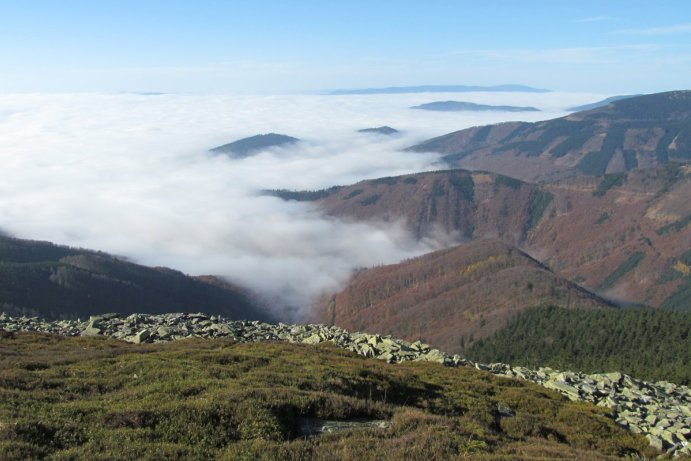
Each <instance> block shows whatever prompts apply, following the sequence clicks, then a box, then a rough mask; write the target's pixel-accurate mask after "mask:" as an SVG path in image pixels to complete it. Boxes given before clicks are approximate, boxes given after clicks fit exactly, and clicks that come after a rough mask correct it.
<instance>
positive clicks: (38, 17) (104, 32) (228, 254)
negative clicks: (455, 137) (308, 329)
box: [0, 0, 691, 319]
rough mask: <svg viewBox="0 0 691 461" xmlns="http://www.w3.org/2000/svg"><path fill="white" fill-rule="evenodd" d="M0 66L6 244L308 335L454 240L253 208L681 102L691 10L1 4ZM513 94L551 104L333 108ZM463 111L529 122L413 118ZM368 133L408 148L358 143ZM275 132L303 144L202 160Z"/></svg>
mask: <svg viewBox="0 0 691 461" xmlns="http://www.w3.org/2000/svg"><path fill="white" fill-rule="evenodd" d="M0 62H1V63H2V66H1V67H0V178H1V179H0V232H2V233H7V234H10V235H14V236H16V237H20V238H30V239H40V240H48V241H52V242H55V243H58V244H66V245H71V246H76V247H82V248H90V249H95V250H101V251H106V252H109V253H112V254H115V255H118V256H122V257H126V258H128V259H131V260H133V261H135V262H138V263H142V264H146V265H153V266H168V267H172V268H175V269H178V270H181V271H183V272H185V273H188V274H192V275H201V274H215V275H219V276H222V277H225V278H227V279H228V280H230V281H232V282H235V283H238V284H240V285H242V286H245V287H248V288H249V289H251V290H252V291H254V292H255V293H258V294H260V295H261V296H263V297H265V298H266V299H267V300H269V302H270V303H271V304H272V305H275V306H277V309H279V310H281V312H289V313H291V314H290V315H292V316H293V319H296V318H298V319H299V318H300V317H304V316H305V315H306V313H307V312H308V311H309V306H310V305H311V303H312V302H313V301H314V300H315V299H317V298H318V297H319V296H320V295H322V294H324V293H327V292H333V291H334V290H337V289H338V288H339V287H342V286H343V285H344V283H346V282H347V280H348V278H349V276H350V275H351V273H352V271H353V270H354V269H356V268H361V267H370V266H373V265H379V264H388V263H394V262H398V261H400V260H402V259H405V258H410V257H413V256H416V255H420V254H423V253H425V252H429V251H432V250H434V249H437V248H443V247H445V246H448V245H451V244H457V243H459V242H460V240H459V238H458V236H457V235H444V234H442V233H432V234H430V235H429V236H427V237H426V238H425V239H422V240H417V239H414V238H412V236H411V235H410V234H409V232H408V231H407V228H406V223H403V222H393V223H391V222H389V223H382V222H377V221H372V222H351V221H344V220H339V219H334V218H333V217H328V216H324V215H323V214H322V213H321V212H320V211H319V210H318V209H317V208H315V207H314V206H313V205H312V204H309V203H296V202H283V201H281V200H280V199H278V198H275V197H267V196H262V195H261V194H260V191H261V190H262V189H274V188H285V189H295V190H315V189H320V188H325V187H330V186H333V185H347V184H352V183H354V182H357V181H360V180H364V179H368V178H377V177H382V176H392V175H399V174H405V173H414V172H420V171H428V170H435V169H439V168H443V167H444V166H443V165H441V164H440V163H439V162H438V160H439V156H438V155H436V154H434V153H422V154H421V153H413V152H407V151H405V148H406V147H408V146H411V145H413V144H415V143H418V142H420V141H423V140H425V139H428V138H431V137H434V136H439V135H442V134H445V133H448V132H451V131H455V130H459V129H462V128H467V127H470V126H478V125H484V124H490V123H497V122H502V121H508V120H524V121H538V120H545V119H550V118H555V117H559V116H563V115H565V114H567V113H568V111H567V108H568V107H571V106H575V105H579V104H585V103H592V102H595V101H598V100H601V99H603V98H604V97H607V96H612V95H617V94H633V93H646V92H657V91H666V90H674V89H688V87H689V85H688V80H689V78H688V76H689V75H691V2H689V1H688V0H683V1H679V0H665V1H663V2H660V1H657V2H652V1H651V2H643V1H636V0H627V1H619V0H608V1H602V0H599V1H590V0H581V1H578V2H572V1H553V0H551V1H520V2H518V1H513V0H512V1H508V0H507V1H498V0H494V1H492V0H488V1H484V2H477V1H473V2H470V1H436V0H428V1H417V0H416V1H406V0H398V1H391V0H378V1H361V0H349V1H347V2H327V1H306V0H305V1H299V0H296V1H282V0H281V1H269V0H252V1H244V0H237V1H211V0H195V1H190V0H185V1H179V0H165V1H162V0H161V1H154V0H136V1H134V0H98V1H94V0H88V1H85V0H60V1H58V0H54V1H48V0H23V1H13V0H0ZM509 83H512V84H523V85H529V86H533V87H538V88H547V89H551V90H553V92H548V93H463V94H462V95H461V94H459V93H455V94H436V93H435V94H434V95H431V94H424V93H422V94H406V95H348V96H345V95H344V96H329V95H325V94H324V93H325V92H327V91H328V90H330V89H342V88H372V87H388V86H406V85H435V84H436V85H451V84H455V85H499V84H509ZM144 93H157V94H156V95H145V94H144ZM461 98H462V100H464V101H469V102H475V103H481V104H495V105H516V106H535V107H538V108H539V109H540V110H541V111H540V112H525V113H507V112H483V113H476V112H471V113H448V112H447V113H440V112H427V111H420V110H411V109H410V107H411V106H414V105H418V104H423V103H427V102H431V101H433V100H451V99H456V100H459V99H461ZM381 125H389V126H392V127H394V128H396V129H399V130H401V134H400V135H398V136H395V137H392V138H387V137H381V136H374V135H371V134H362V133H358V132H357V130H358V129H362V128H370V127H378V126H381ZM268 132H277V133H282V134H287V135H290V136H295V137H297V138H300V139H301V140H302V141H301V142H299V143H297V144H296V145H294V146H291V147H290V148H285V149H268V150H266V151H263V152H261V153H259V155H256V156H254V157H251V158H248V159H245V160H233V159H230V158H228V157H226V156H212V155H210V154H209V149H210V148H212V147H215V146H218V145H221V144H225V143H229V142H232V141H235V140H238V139H240V138H243V137H247V136H253V135H256V134H260V133H268Z"/></svg>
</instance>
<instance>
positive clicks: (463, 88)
mask: <svg viewBox="0 0 691 461" xmlns="http://www.w3.org/2000/svg"><path fill="white" fill-rule="evenodd" d="M471 92H489V93H497V92H500V93H549V92H550V90H545V89H541V88H533V87H530V86H525V85H514V84H505V85H494V86H477V85H418V86H390V87H385V88H354V89H342V90H333V91H331V92H329V93H328V94H330V95H348V94H406V93H471Z"/></svg>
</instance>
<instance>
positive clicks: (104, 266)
mask: <svg viewBox="0 0 691 461" xmlns="http://www.w3.org/2000/svg"><path fill="white" fill-rule="evenodd" d="M0 279H1V280H2V281H3V283H2V284H0V309H1V310H3V311H5V312H8V313H14V314H21V315H42V316H45V317H48V318H76V317H80V316H84V315H86V314H87V313H88V314H98V313H105V312H125V313H131V312H149V313H158V312H167V311H169V310H171V309H175V310H181V311H184V310H190V309H199V308H200V307H204V309H206V310H208V311H209V312H213V313H216V314H223V315H228V316H231V317H234V318H245V317H249V318H255V319H257V320H270V319H272V318H273V316H271V315H269V313H268V312H267V311H265V308H264V307H262V306H261V305H260V304H259V303H258V302H257V301H256V300H255V299H254V298H253V296H251V295H250V294H249V293H248V292H247V291H246V290H245V289H243V288H240V287H238V286H236V285H233V284H231V283H229V282H226V281H223V280H219V279H218V278H216V277H213V276H200V277H190V276H187V275H185V274H183V273H182V272H179V271H177V270H174V269H169V268H165V267H146V266H141V265H138V264H134V263H131V262H127V261H124V260H122V259H119V258H116V257H114V256H112V255H109V254H107V253H104V252H98V251H91V250H84V249H78V248H71V247H67V246H61V245H55V244H53V243H51V242H44V241H32V240H24V239H18V238H13V237H5V236H0Z"/></svg>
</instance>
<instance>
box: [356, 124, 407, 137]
mask: <svg viewBox="0 0 691 461" xmlns="http://www.w3.org/2000/svg"><path fill="white" fill-rule="evenodd" d="M357 131H358V133H378V134H384V135H392V134H396V133H400V132H399V131H398V130H397V129H395V128H391V127H390V126H386V125H384V126H379V127H376V128H363V129H361V130H357Z"/></svg>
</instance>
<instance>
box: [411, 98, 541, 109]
mask: <svg viewBox="0 0 691 461" xmlns="http://www.w3.org/2000/svg"><path fill="white" fill-rule="evenodd" d="M411 109H422V110H435V111H440V112H456V111H474V112H485V111H493V112H539V111H540V109H538V108H536V107H529V106H528V107H520V106H490V105H487V104H476V103H474V102H467V101H434V102H428V103H426V104H420V105H419V106H413V107H411Z"/></svg>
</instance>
